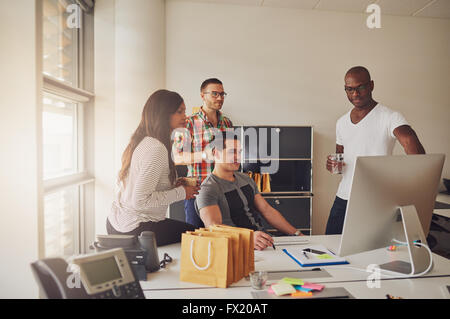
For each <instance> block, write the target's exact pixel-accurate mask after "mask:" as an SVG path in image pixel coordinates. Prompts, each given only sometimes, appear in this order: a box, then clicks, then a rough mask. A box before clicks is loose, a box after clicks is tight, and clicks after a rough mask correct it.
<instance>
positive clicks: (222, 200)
mask: <svg viewBox="0 0 450 319" xmlns="http://www.w3.org/2000/svg"><path fill="white" fill-rule="evenodd" d="M218 136H220V137H221V138H222V141H223V143H215V145H216V148H215V149H214V150H213V154H214V160H215V166H214V171H213V172H212V174H210V175H209V176H208V177H207V178H206V179H205V180H204V181H203V183H202V185H201V188H200V191H199V195H197V198H196V201H195V207H196V210H197V213H199V215H200V218H201V219H202V221H203V223H204V224H205V226H206V227H208V226H210V225H220V224H224V225H229V226H236V227H244V228H249V229H253V230H254V231H255V232H254V239H255V240H254V242H255V249H258V250H263V249H265V248H266V247H269V246H273V239H272V237H271V236H270V235H269V234H266V233H265V232H264V231H263V230H264V229H263V227H262V223H261V215H262V216H263V217H264V218H265V219H266V220H267V222H268V223H269V224H271V225H272V226H273V227H275V228H276V229H278V230H279V231H282V232H284V233H286V234H289V235H297V236H299V235H302V234H301V232H300V231H298V230H297V229H296V228H295V227H294V226H292V225H291V224H289V222H288V221H286V219H284V217H283V216H282V215H281V214H280V212H278V211H277V210H276V209H274V208H273V207H272V206H270V205H269V204H268V203H267V202H266V200H265V199H264V198H263V197H262V196H261V194H260V192H259V191H258V189H257V187H256V184H255V182H254V181H253V180H252V179H251V178H250V177H249V176H248V175H247V174H244V173H240V172H238V171H237V170H238V169H239V166H240V153H241V146H240V142H239V140H238V139H237V138H236V137H235V136H233V137H230V136H229V135H227V134H226V132H223V134H218Z"/></svg>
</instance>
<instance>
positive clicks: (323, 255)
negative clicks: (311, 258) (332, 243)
mask: <svg viewBox="0 0 450 319" xmlns="http://www.w3.org/2000/svg"><path fill="white" fill-rule="evenodd" d="M316 257H317V258H319V259H333V257H332V256H330V255H328V254H322V255H318V256H316Z"/></svg>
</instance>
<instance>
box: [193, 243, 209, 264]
mask: <svg viewBox="0 0 450 319" xmlns="http://www.w3.org/2000/svg"><path fill="white" fill-rule="evenodd" d="M191 261H192V264H193V265H194V267H195V268H197V269H198V270H206V269H208V268H209V266H211V242H209V243H208V264H207V265H206V266H205V267H200V266H199V265H197V263H196V262H195V260H194V240H193V239H192V240H191Z"/></svg>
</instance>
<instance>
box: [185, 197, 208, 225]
mask: <svg viewBox="0 0 450 319" xmlns="http://www.w3.org/2000/svg"><path fill="white" fill-rule="evenodd" d="M194 203H195V199H186V200H185V201H184V213H185V214H186V223H188V224H191V225H193V226H195V227H196V228H201V227H205V224H203V222H202V220H201V218H200V217H199V216H198V214H197V212H196V210H195V204H194Z"/></svg>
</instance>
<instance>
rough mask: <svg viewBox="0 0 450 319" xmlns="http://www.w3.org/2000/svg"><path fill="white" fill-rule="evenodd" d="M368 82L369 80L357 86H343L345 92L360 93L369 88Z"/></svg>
mask: <svg viewBox="0 0 450 319" xmlns="http://www.w3.org/2000/svg"><path fill="white" fill-rule="evenodd" d="M369 84H370V82H367V83H364V84H361V85H360V86H357V87H355V88H353V87H351V86H345V87H344V90H345V92H347V93H353V92H355V91H358V93H361V92H362V91H364V90H367V89H368V88H369Z"/></svg>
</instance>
